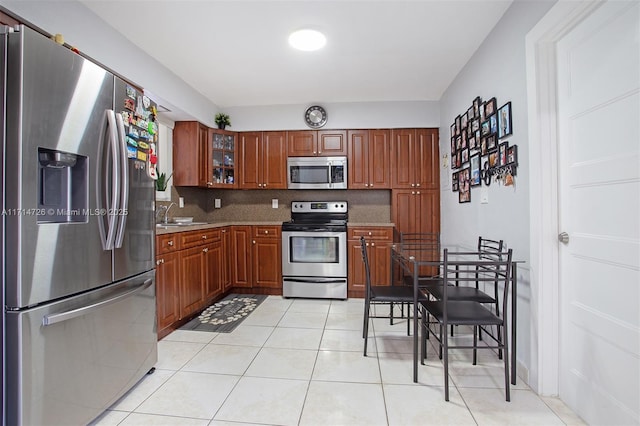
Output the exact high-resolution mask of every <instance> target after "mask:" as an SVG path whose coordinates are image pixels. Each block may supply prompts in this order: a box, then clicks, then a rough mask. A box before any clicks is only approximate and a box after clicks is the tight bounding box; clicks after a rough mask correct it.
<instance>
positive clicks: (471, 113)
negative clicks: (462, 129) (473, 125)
mask: <svg viewBox="0 0 640 426" xmlns="http://www.w3.org/2000/svg"><path fill="white" fill-rule="evenodd" d="M474 118H476V113H475V111H474V110H473V105H471V106H470V107H469V109H468V110H467V120H469V121H471V120H473V119H474Z"/></svg>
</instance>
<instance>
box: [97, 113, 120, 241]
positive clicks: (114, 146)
mask: <svg viewBox="0 0 640 426" xmlns="http://www.w3.org/2000/svg"><path fill="white" fill-rule="evenodd" d="M107 122H108V123H109V130H110V132H109V146H110V150H109V151H110V154H111V176H109V171H108V170H107V171H105V175H104V182H103V183H102V184H103V185H106V182H108V181H109V180H111V184H112V187H111V203H109V197H108V196H107V206H106V207H107V208H106V211H105V212H103V213H106V215H107V217H108V218H109V232H108V234H107V246H106V248H105V250H113V247H114V242H115V238H116V220H117V219H118V216H116V214H115V213H116V212H115V210H116V209H117V208H118V196H119V195H120V158H119V156H118V152H119V151H120V149H119V145H118V129H117V127H116V114H115V112H113V110H111V109H110V110H107ZM98 185H100V183H98Z"/></svg>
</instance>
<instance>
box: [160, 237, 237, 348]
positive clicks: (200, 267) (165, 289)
mask: <svg viewBox="0 0 640 426" xmlns="http://www.w3.org/2000/svg"><path fill="white" fill-rule="evenodd" d="M221 235H222V233H221V230H220V229H207V230H203V231H189V232H180V233H174V234H165V235H159V236H157V238H156V240H157V241H156V247H157V250H158V254H157V256H156V294H157V301H156V304H157V311H158V313H157V315H158V337H159V338H163V337H164V336H166V335H167V334H169V333H170V332H171V331H172V330H173V329H175V328H176V327H179V326H180V325H182V324H183V323H184V322H186V320H188V319H189V318H190V317H191V316H193V315H194V314H197V313H198V312H199V311H200V310H202V309H203V308H205V307H207V306H208V305H209V304H211V302H213V301H214V300H215V299H216V298H217V297H219V296H220V295H221V294H222V293H223V286H224V278H223V277H224V275H225V272H224V270H225V267H224V265H225V264H226V260H225V253H224V251H223V244H224V243H223V241H224V240H223V238H222V236H221Z"/></svg>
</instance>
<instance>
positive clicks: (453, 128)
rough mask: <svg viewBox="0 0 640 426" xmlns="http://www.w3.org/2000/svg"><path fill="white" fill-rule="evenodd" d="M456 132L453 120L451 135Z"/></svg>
mask: <svg viewBox="0 0 640 426" xmlns="http://www.w3.org/2000/svg"><path fill="white" fill-rule="evenodd" d="M455 134H456V122H455V121H454V122H453V124H452V125H451V137H452V138H453V137H454V136H455Z"/></svg>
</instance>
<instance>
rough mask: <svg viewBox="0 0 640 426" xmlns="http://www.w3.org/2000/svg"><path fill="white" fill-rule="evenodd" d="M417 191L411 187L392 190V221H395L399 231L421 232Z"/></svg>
mask: <svg viewBox="0 0 640 426" xmlns="http://www.w3.org/2000/svg"><path fill="white" fill-rule="evenodd" d="M416 192H417V191H415V190H409V189H398V190H395V189H394V190H393V191H391V221H392V222H393V223H395V225H396V229H397V231H398V232H399V233H400V232H420V217H419V216H417V213H416V211H417V210H416V209H417V207H416V206H417V196H416Z"/></svg>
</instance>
